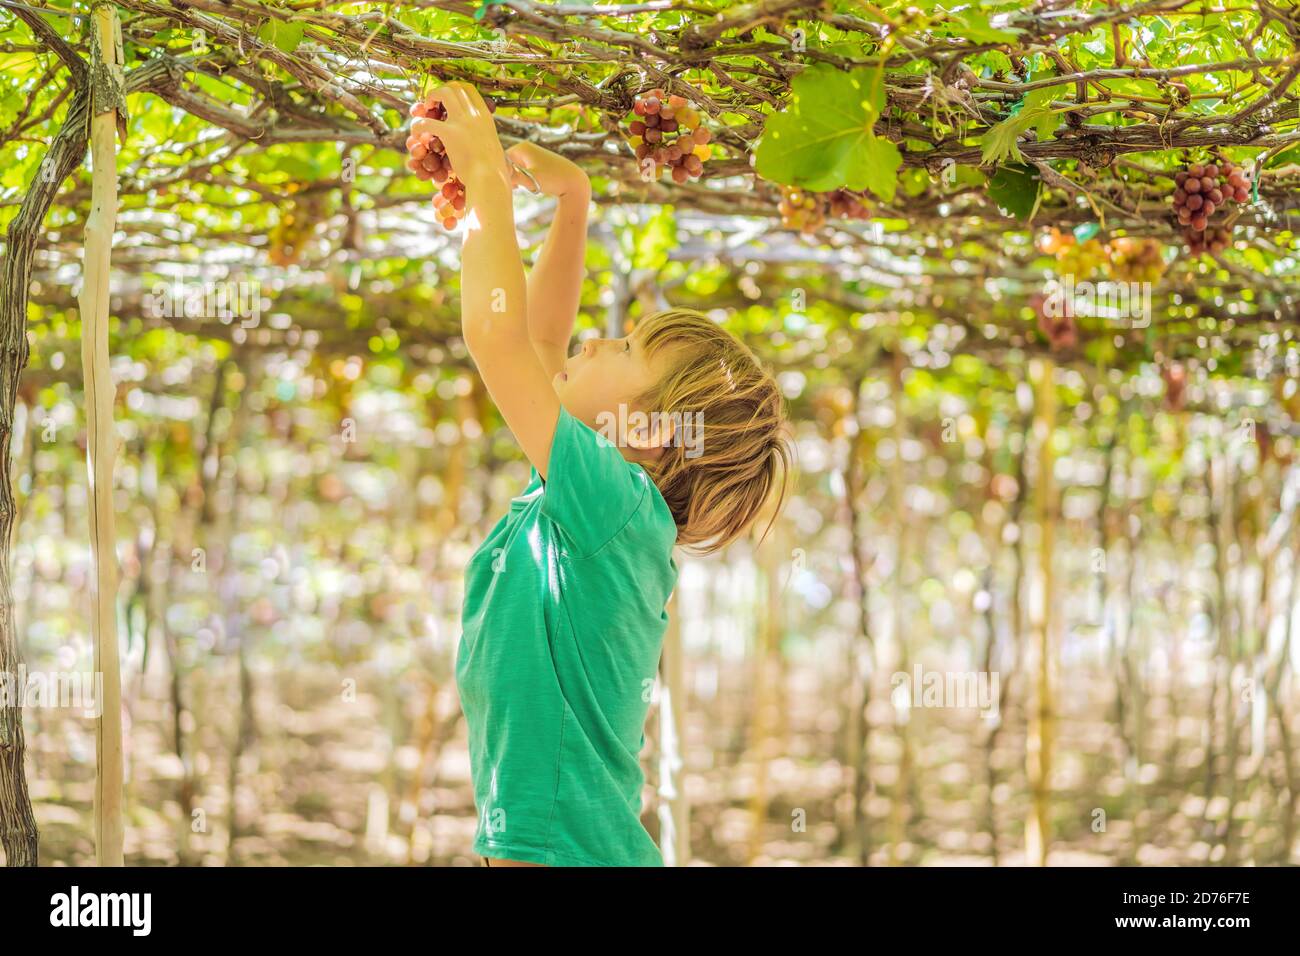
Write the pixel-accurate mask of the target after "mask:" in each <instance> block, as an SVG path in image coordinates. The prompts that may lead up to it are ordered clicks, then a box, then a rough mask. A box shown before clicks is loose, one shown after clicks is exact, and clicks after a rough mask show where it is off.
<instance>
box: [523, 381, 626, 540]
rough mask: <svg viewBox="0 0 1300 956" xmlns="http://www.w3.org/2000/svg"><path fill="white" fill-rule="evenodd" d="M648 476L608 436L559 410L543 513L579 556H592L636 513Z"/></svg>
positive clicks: (547, 475)
mask: <svg viewBox="0 0 1300 956" xmlns="http://www.w3.org/2000/svg"><path fill="white" fill-rule="evenodd" d="M649 482H650V478H649V476H648V475H647V474H646V473H645V470H644V469H643V468H640V467H639V466H637V465H633V464H631V463H630V462H628V460H627V459H626V458H624V457H623V454H622V452H620V451H619V450H618V447H617V446H616V445H615V444H614V443H613V442H611V441H610V440H609V439H608V438H605V437H604V436H603V435H600V434H598V433H596V432H595V431H593V430H592V429H591V428H590V427H588V426H587V425H586V424H584V423H583V422H580V421H578V419H576V418H574V417H573V416H572V415H571V414H569V412H568V410H567V409H565V408H564V407H563V406H561V407H560V417H559V419H558V420H557V421H556V423H555V438H554V439H552V441H551V457H550V460H549V463H548V464H547V468H546V482H545V486H544V487H545V490H544V491H543V492H542V514H544V515H546V516H547V517H548V518H550V519H551V520H552V521H554V522H555V524H556V525H557V526H558V527H559V528H560V530H561V531H562V532H563V533H564V535H565V537H567V538H568V539H569V540H570V541H571V542H572V543H573V545H574V546H575V548H576V550H577V553H578V555H579V556H580V557H586V556H588V555H590V554H594V553H595V552H596V551H599V550H600V549H601V548H602V547H604V546H605V545H606V544H607V543H608V542H609V541H610V539H611V538H613V537H614V535H616V534H618V532H620V531H621V530H623V528H624V527H625V526H626V525H627V523H628V521H629V520H631V518H632V516H633V515H635V514H636V512H637V509H638V508H640V507H641V502H642V501H644V500H645V496H646V493H647V491H648V490H649Z"/></svg>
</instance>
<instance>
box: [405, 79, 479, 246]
mask: <svg viewBox="0 0 1300 956" xmlns="http://www.w3.org/2000/svg"><path fill="white" fill-rule="evenodd" d="M483 102H485V103H486V104H487V108H488V110H489V111H490V112H493V113H495V112H496V109H497V107H496V103H494V102H492V100H491V98H490V97H486V96H485V97H483ZM411 115H412V116H416V117H421V116H427V117H428V118H429V119H434V120H443V119H446V118H447V108H446V107H445V106H443V105H442V104H441V103H439V102H438V101H437V100H435V99H434V98H433V97H430V98H429V99H427V100H425V101H424V102H422V103H416V104H415V106H414V107H413V108H412V110H411ZM406 151H407V152H408V153H409V154H410V158H409V159H408V160H407V161H406V168H407V169H409V170H410V171H411V172H413V173H415V175H416V176H418V177H419V178H420V179H422V180H424V181H425V182H428V181H429V180H433V181H434V182H435V183H437V184H438V185H439V187H440V188H439V190H438V191H437V192H436V193H434V194H433V208H434V210H435V211H436V212H437V214H438V220H439V221H440V222H441V223H442V225H443V227H444V228H446V229H455V228H456V224H457V223H458V222H459V221H460V218H461V214H462V213H464V211H465V184H464V183H463V182H461V181H460V180H459V179H458V178H457V177H456V173H455V172H454V171H453V170H452V168H451V158H450V157H449V156H448V155H447V150H446V147H444V146H443V145H442V140H440V139H439V138H438V137H437V136H434V135H433V134H432V133H425V134H424V135H422V136H417V135H416V134H414V133H412V134H411V135H410V136H408V137H407V138H406Z"/></svg>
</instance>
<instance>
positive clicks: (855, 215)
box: [826, 189, 871, 219]
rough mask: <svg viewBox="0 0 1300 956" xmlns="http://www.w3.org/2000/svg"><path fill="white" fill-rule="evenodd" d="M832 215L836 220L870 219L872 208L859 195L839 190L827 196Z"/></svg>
mask: <svg viewBox="0 0 1300 956" xmlns="http://www.w3.org/2000/svg"><path fill="white" fill-rule="evenodd" d="M826 202H827V205H828V206H829V207H830V214H831V217H832V218H835V219H870V218H871V207H870V206H868V205H867V203H866V202H865V201H864V199H863V197H862V196H861V195H860V194H859V193H855V192H851V191H850V190H847V189H837V190H835V191H834V192H832V193H827V194H826Z"/></svg>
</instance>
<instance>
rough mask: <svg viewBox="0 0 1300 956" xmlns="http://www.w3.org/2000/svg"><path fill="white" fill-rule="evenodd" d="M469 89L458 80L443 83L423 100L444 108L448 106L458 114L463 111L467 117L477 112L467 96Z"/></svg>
mask: <svg viewBox="0 0 1300 956" xmlns="http://www.w3.org/2000/svg"><path fill="white" fill-rule="evenodd" d="M470 89H471V87H469V86H467V85H466V84H464V83H462V82H460V81H459V80H452V81H451V82H450V83H444V84H443V85H442V86H440V87H438V88H437V89H435V90H433V91H431V92H430V93H429V95H428V96H426V97H425V100H426V102H427V101H428V100H433V101H435V102H437V103H441V104H443V105H444V106H446V105H448V104H450V105H451V106H452V107H453V108H454V111H455V112H457V113H460V112H461V111H464V115H469V114H471V113H477V112H478V110H476V109H474V107H473V101H472V100H471V99H470V97H469V95H468V91H469V90H470ZM480 102H481V98H480Z"/></svg>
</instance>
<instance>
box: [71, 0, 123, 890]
mask: <svg viewBox="0 0 1300 956" xmlns="http://www.w3.org/2000/svg"><path fill="white" fill-rule="evenodd" d="M93 16H94V24H93V29H92V31H91V41H90V51H91V61H90V70H91V72H90V82H91V112H90V154H91V164H92V177H91V200H90V216H89V218H88V219H87V220H86V233H85V251H84V257H83V268H82V284H81V295H80V297H79V299H78V305H79V308H80V312H81V364H82V375H83V376H84V378H85V395H86V432H87V435H86V468H87V471H88V474H89V479H90V493H91V508H90V549H91V560H92V565H93V569H94V574H93V575H92V576H91V604H92V608H93V610H92V615H91V637H92V640H93V641H94V645H95V673H96V674H97V675H99V676H101V677H102V679H103V692H102V698H103V699H102V701H101V702H100V703H101V711H102V712H101V714H100V717H99V720H98V725H97V727H96V730H95V859H96V862H98V864H99V865H100V866H121V865H122V679H121V673H120V670H119V666H118V648H117V606H116V605H117V548H116V537H115V531H114V516H113V462H114V458H115V455H116V448H115V444H116V441H117V434H116V432H115V430H114V428H113V397H114V388H113V379H112V375H111V374H110V369H109V355H108V320H109V315H108V306H109V258H110V254H111V252H112V248H113V230H114V228H115V226H116V223H117V140H116V136H117V129H118V121H119V118H120V115H121V114H119V109H122V108H123V107H124V104H125V101H124V99H123V92H122V90H123V86H122V83H123V77H122V62H123V59H122V35H121V26H120V24H119V23H118V18H117V8H116V7H115V6H113V5H112V4H110V3H100V4H96V5H95V8H94V14H93ZM123 112H124V109H123Z"/></svg>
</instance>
